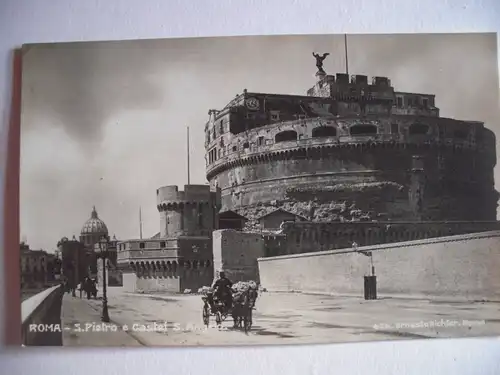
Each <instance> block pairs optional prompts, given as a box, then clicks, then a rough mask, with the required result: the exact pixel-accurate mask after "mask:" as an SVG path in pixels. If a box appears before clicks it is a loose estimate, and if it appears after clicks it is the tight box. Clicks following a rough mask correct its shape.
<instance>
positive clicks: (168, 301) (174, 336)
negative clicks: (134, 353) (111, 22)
mask: <svg viewBox="0 0 500 375" xmlns="http://www.w3.org/2000/svg"><path fill="white" fill-rule="evenodd" d="M65 306H66V307H65ZM65 306H63V308H64V307H65V309H64V310H65V312H63V317H65V315H66V314H67V311H72V316H73V318H72V321H74V322H75V321H80V322H81V323H88V322H97V323H98V324H100V323H99V318H100V313H99V312H97V311H100V309H101V306H102V301H100V300H90V301H87V300H80V299H79V298H77V299H72V297H66V296H65ZM90 306H92V307H93V309H91V310H89V308H90ZM256 308H257V310H255V313H254V326H253V327H252V330H251V332H250V333H249V334H248V335H246V334H244V333H243V332H241V331H239V330H237V331H234V330H232V329H231V325H232V321H229V322H224V324H223V326H224V328H225V330H222V331H221V330H218V329H216V328H208V329H207V328H206V327H205V326H204V325H203V324H202V302H201V298H200V296H194V295H166V294H150V295H146V294H127V293H120V292H118V291H117V289H113V288H109V314H110V317H111V319H112V320H113V321H114V322H115V323H116V327H117V330H118V331H117V332H114V333H112V334H110V333H102V332H101V333H99V335H97V334H96V333H90V332H89V333H85V334H82V333H80V335H77V337H79V339H78V340H73V341H71V340H69V341H67V340H66V341H65V345H67V344H66V342H69V343H73V345H102V346H108V345H109V346H115V345H122V346H130V345H134V346H135V345H137V344H138V342H140V343H142V344H144V345H147V346H179V345H181V346H191V345H257V344H280V345H283V344H310V343H333V342H356V341H373V340H393V339H408V338H431V337H436V338H438V337H472V336H488V335H500V319H499V315H500V314H499V311H500V304H498V303H488V302H484V303H480V302H477V303H464V302H438V301H434V302H433V301H427V300H414V299H402V298H385V299H384V298H382V299H379V300H376V301H364V300H362V299H360V298H348V297H342V298H340V297H331V296H321V295H307V294H290V293H263V294H262V295H261V296H260V297H259V299H258V300H257V304H256ZM77 309H78V311H79V309H83V310H82V311H84V312H85V313H82V314H81V315H78V314H80V313H77V312H76V310H77ZM91 318H92V319H91ZM90 319H91V320H90ZM65 320H67V319H65ZM398 324H399V325H398ZM433 324H434V326H431V325H433ZM123 326H126V327H125V328H126V329H127V332H123V331H122V327H123ZM120 332H121V333H120ZM68 334H69V335H73V334H74V333H68ZM108 337H109V339H108ZM108 341H109V342H110V343H106V342H108Z"/></svg>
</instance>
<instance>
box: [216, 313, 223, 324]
mask: <svg viewBox="0 0 500 375" xmlns="http://www.w3.org/2000/svg"><path fill="white" fill-rule="evenodd" d="M215 323H217V326H220V325H221V324H222V315H221V313H220V311H217V312H216V313H215Z"/></svg>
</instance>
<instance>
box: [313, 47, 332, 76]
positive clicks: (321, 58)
mask: <svg viewBox="0 0 500 375" xmlns="http://www.w3.org/2000/svg"><path fill="white" fill-rule="evenodd" d="M312 55H313V56H314V57H315V58H316V67H317V68H318V71H320V72H324V70H323V61H324V60H325V59H326V57H327V56H328V55H329V53H324V54H323V56H320V55H318V54H317V53H314V52H313V54H312Z"/></svg>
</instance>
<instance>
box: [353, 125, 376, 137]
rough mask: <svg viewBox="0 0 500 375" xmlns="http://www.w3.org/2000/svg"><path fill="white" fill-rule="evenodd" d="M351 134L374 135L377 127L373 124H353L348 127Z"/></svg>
mask: <svg viewBox="0 0 500 375" xmlns="http://www.w3.org/2000/svg"><path fill="white" fill-rule="evenodd" d="M349 133H350V134H351V135H375V134H377V127H376V126H375V125H354V126H351V127H350V129H349Z"/></svg>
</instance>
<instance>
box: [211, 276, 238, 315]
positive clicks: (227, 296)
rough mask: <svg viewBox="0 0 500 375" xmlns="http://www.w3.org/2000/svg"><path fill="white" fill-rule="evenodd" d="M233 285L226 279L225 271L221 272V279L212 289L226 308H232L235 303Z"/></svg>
mask: <svg viewBox="0 0 500 375" xmlns="http://www.w3.org/2000/svg"><path fill="white" fill-rule="evenodd" d="M232 286H233V283H232V282H231V280H229V279H228V278H227V277H226V273H225V272H224V271H221V272H219V278H218V279H217V280H216V281H215V282H214V285H213V286H212V289H214V296H216V297H217V298H218V299H219V300H221V301H223V302H224V305H225V306H226V308H229V307H231V305H232V303H233V298H232V293H231V287H232Z"/></svg>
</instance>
